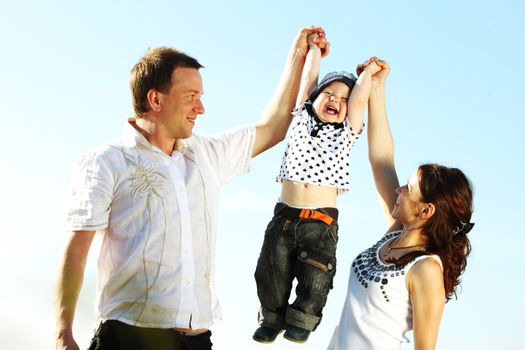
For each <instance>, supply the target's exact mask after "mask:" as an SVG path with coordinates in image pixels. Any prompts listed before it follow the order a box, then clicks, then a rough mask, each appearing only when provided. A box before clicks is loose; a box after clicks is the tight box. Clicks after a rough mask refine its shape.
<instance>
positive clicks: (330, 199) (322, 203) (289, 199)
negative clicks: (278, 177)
mask: <svg viewBox="0 0 525 350" xmlns="http://www.w3.org/2000/svg"><path fill="white" fill-rule="evenodd" d="M280 198H281V200H283V201H285V202H286V203H288V204H290V205H292V206H300V207H318V208H322V207H333V208H335V207H336V199H337V189H336V188H335V187H326V186H317V185H312V184H305V183H302V182H293V181H290V180H286V179H283V183H282V190H281V197H280Z"/></svg>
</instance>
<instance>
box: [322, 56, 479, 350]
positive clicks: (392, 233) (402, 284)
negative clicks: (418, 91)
mask: <svg viewBox="0 0 525 350" xmlns="http://www.w3.org/2000/svg"><path fill="white" fill-rule="evenodd" d="M371 62H376V63H377V64H378V65H379V66H381V68H382V69H381V71H379V72H377V73H376V74H375V75H374V76H373V82H372V91H371V93H370V100H369V121H368V124H369V130H368V143H369V159H370V163H371V166H372V172H373V174H374V179H375V183H376V188H377V190H378V192H379V195H380V198H381V202H382V205H383V207H384V208H385V216H386V218H387V221H388V222H389V224H390V225H391V226H390V228H389V229H388V230H387V232H386V234H385V235H384V236H383V237H382V238H381V239H380V240H379V241H378V242H377V243H376V244H375V245H374V246H372V247H371V248H369V249H367V250H365V251H364V252H363V253H361V254H359V255H358V256H357V257H356V259H355V260H354V261H353V263H352V268H351V272H350V280H349V283H348V292H347V297H346V301H345V305H344V308H343V312H342V315H341V319H340V322H339V326H338V327H337V328H336V329H335V331H334V335H333V337H332V340H331V342H330V345H329V346H328V349H330V350H332V349H336V350H343V349H345V350H346V349H399V348H400V346H401V344H402V343H403V341H404V340H405V339H406V338H405V333H406V332H408V331H410V330H413V332H414V349H418V350H419V349H434V348H435V346H436V342H437V336H438V330H439V324H440V321H441V316H442V314H443V308H444V306H445V302H446V301H448V300H449V299H450V298H452V296H455V295H456V287H457V286H458V285H459V283H460V279H459V277H460V275H461V274H462V273H463V271H464V270H465V267H466V264H467V260H466V259H467V256H468V255H469V253H470V250H471V247H470V242H469V239H468V237H467V233H468V232H469V231H470V230H471V229H472V227H473V225H474V224H472V223H470V219H471V215H472V209H473V208H472V187H471V184H470V182H469V180H468V179H467V177H466V176H465V175H464V174H463V173H462V172H461V170H459V169H455V168H448V167H444V166H441V165H437V164H425V165H422V166H420V167H419V168H418V169H417V170H416V172H415V173H414V174H413V175H412V176H411V177H410V179H409V180H408V182H407V184H405V185H403V186H399V183H398V178H397V173H396V170H395V166H394V143H393V139H392V135H391V133H390V127H389V124H388V119H387V114H386V104H385V93H384V92H385V82H386V78H387V76H388V74H389V72H390V68H389V66H388V64H387V63H386V62H384V61H381V60H378V59H377V58H375V57H372V58H371V59H369V60H367V61H366V62H364V63H363V64H362V65H359V66H358V67H357V71H358V73H360V71H362V70H363V69H364V67H366V66H367V65H368V64H370V63H371Z"/></svg>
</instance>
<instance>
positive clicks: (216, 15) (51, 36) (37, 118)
mask: <svg viewBox="0 0 525 350" xmlns="http://www.w3.org/2000/svg"><path fill="white" fill-rule="evenodd" d="M523 18H525V5H523V3H522V2H521V1H517V0H516V1H509V0H502V1H471V0H466V1H449V0H443V1H439V2H434V1H408V0H406V1H386V0H378V1H375V2H373V3H372V2H364V1H360V2H356V1H342V0H341V1H340V0H335V1H331V2H329V3H322V4H321V3H320V2H318V1H311V0H303V1H291V0H280V1H277V0H267V1H258V2H256V1H251V2H248V1H233V0H224V1H220V2H219V1H204V0H194V1H187V2H182V1H145V0H140V1H139V0H129V1H111V2H108V1H99V0H95V1H83V2H80V1H78V2H77V1H46V2H40V1H23V0H22V1H17V2H16V3H15V2H7V1H4V0H1V1H0V33H1V34H0V35H1V44H2V54H1V55H0V77H1V78H0V106H1V110H2V112H1V123H2V130H4V134H3V135H2V137H1V138H0V146H1V147H0V149H1V152H2V153H1V155H2V159H3V162H4V166H3V167H2V171H0V181H1V183H2V186H1V190H0V191H1V192H0V193H1V195H2V198H3V201H1V202H0V203H1V204H0V205H1V208H0V209H1V210H0V213H1V219H2V220H1V222H2V224H3V225H2V230H1V231H0V235H1V238H2V243H3V244H1V245H0V274H1V276H3V278H4V283H2V288H1V289H0V298H1V300H2V303H1V305H0V313H1V314H2V316H3V317H2V320H1V321H0V343H1V344H2V348H6V349H29V348H51V347H52V344H53V343H52V337H53V331H54V315H53V306H52V290H53V285H54V279H55V276H56V272H57V265H58V261H59V258H60V256H61V252H62V249H63V245H64V242H65V238H66V235H65V232H64V226H65V212H64V197H65V192H66V189H67V186H68V181H69V174H70V171H71V168H72V166H73V163H74V162H75V160H76V159H77V158H78V157H79V156H80V155H81V154H82V153H83V152H85V151H86V150H88V149H89V148H91V147H94V146H96V145H99V144H101V143H103V142H105V141H107V140H109V139H113V138H115V137H118V136H119V135H120V132H121V129H122V126H123V123H124V121H125V119H126V117H128V116H130V115H131V113H132V109H131V102H130V94H129V89H128V82H127V80H128V72H129V70H130V69H131V67H132V65H133V64H134V63H135V62H136V61H137V60H138V59H139V57H140V56H142V54H143V53H144V52H145V51H146V50H147V48H148V47H153V46H174V47H177V48H179V49H181V50H183V51H185V52H186V53H188V54H190V55H192V56H194V57H196V58H197V59H198V60H199V61H200V62H201V63H202V64H203V65H204V66H205V67H206V68H205V69H203V70H202V75H203V79H204V89H205V95H204V104H205V106H206V114H205V115H203V116H200V117H199V119H198V121H197V126H196V129H195V130H196V131H197V132H204V133H214V132H219V131H221V130H225V129H227V128H230V127H234V126H237V125H240V124H245V123H254V122H256V121H257V120H258V119H259V118H260V115H261V111H262V109H263V108H264V105H265V103H266V101H267V100H268V98H269V97H270V95H271V93H272V91H273V88H274V87H275V85H276V83H277V80H278V78H279V75H280V72H281V69H282V67H283V64H284V60H285V57H286V54H287V52H288V48H289V46H290V45H291V43H292V40H293V38H294V37H295V34H296V32H297V30H298V29H299V28H300V27H303V26H309V25H312V24H316V25H322V26H323V27H324V28H325V30H326V33H327V37H328V40H329V41H330V42H331V43H332V51H331V54H330V55H329V56H328V57H327V58H326V59H324V61H323V62H322V67H321V74H324V73H327V72H329V71H331V70H341V69H345V70H349V71H353V70H354V68H355V66H356V64H358V63H360V62H361V61H363V60H364V59H366V58H368V57H369V56H371V55H377V56H379V57H381V58H384V59H386V60H387V61H388V62H389V63H390V65H391V67H392V73H391V75H390V78H389V82H388V88H387V89H388V90H387V94H388V111H389V117H390V121H391V125H392V130H393V134H394V138H395V142H396V164H397V169H398V173H399V176H400V180H401V181H405V179H407V178H408V177H409V175H410V174H411V173H412V172H413V171H414V170H415V169H416V167H417V166H418V165H419V164H421V163H424V162H439V163H443V164H445V165H450V166H457V167H460V168H462V169H463V170H464V171H465V173H466V174H467V175H468V176H469V177H470V178H471V180H472V182H473V183H474V186H475V206H476V210H475V213H474V218H473V221H474V222H476V227H475V229H474V230H473V231H472V232H471V234H470V237H471V240H472V245H473V253H472V255H471V258H470V260H469V264H468V267H467V272H466V273H465V275H464V277H463V288H462V291H461V293H460V294H459V299H458V300H457V301H451V302H449V303H448V304H447V307H446V310H445V315H444V318H443V322H442V326H441V333H440V337H439V342H438V348H439V349H466V348H469V349H494V348H501V349H523V348H525V340H524V338H523V334H522V332H523V329H525V327H524V326H525V322H524V321H523V317H522V315H523V314H524V313H525V300H524V299H523V297H522V294H523V293H522V291H523V289H524V288H525V282H524V281H523V278H522V277H520V276H521V271H520V268H522V267H523V266H524V264H523V260H522V258H521V256H522V251H523V247H524V246H525V238H524V237H523V229H521V228H519V227H520V226H519V225H518V223H519V222H518V218H519V217H520V216H521V215H522V211H521V210H520V208H521V199H522V198H523V196H524V194H525V191H524V190H523V188H522V186H521V180H522V179H523V178H524V175H525V166H524V165H523V159H525V157H524V149H525V147H524V146H525V143H524V141H523V139H524V138H523V136H522V130H523V129H524V126H525V125H524V119H525V114H524V112H523V108H522V103H523V101H524V99H525V94H524V88H523V81H524V78H525V74H524V72H523V68H522V64H523V62H524V61H525V46H524V45H523V44H522V43H523V37H524V36H525V29H524V28H525V27H524V26H523ZM284 146H285V145H284V143H283V144H281V145H279V146H277V147H275V148H274V149H272V150H271V151H269V152H267V153H265V154H263V155H261V156H259V157H257V158H255V159H254V160H253V162H252V170H251V172H250V174H247V175H244V176H242V177H240V178H238V179H236V180H234V181H232V182H231V183H230V184H228V185H227V186H226V187H225V188H224V190H223V196H222V205H221V216H220V226H219V238H218V246H217V255H218V261H217V267H218V276H217V277H218V289H219V293H220V299H221V302H222V307H223V311H224V320H223V321H221V322H220V323H218V324H217V325H216V326H215V327H214V328H213V329H212V331H213V332H214V336H213V340H214V343H215V347H214V349H217V350H223V349H224V350H237V349H238V350H241V349H242V350H244V349H256V350H257V349H275V350H279V349H300V348H301V349H323V348H324V347H326V345H327V344H328V341H329V339H330V336H331V333H332V330H333V328H334V327H335V325H336V324H337V321H338V319H339V316H340V311H341V308H342V304H343V301H344V296H345V293H346V284H347V280H348V273H349V265H350V263H351V260H352V258H353V257H354V256H355V255H356V254H357V253H359V252H360V251H361V250H363V249H365V248H367V247H368V246H370V245H371V244H372V243H374V242H375V241H376V240H377V239H378V238H379V236H380V235H381V234H382V233H383V232H384V230H385V229H386V223H385V221H384V219H383V217H382V214H381V211H380V208H379V205H378V201H377V199H376V194H375V190H374V187H373V181H372V177H371V172H370V169H369V165H368V161H367V154H366V153H367V145H366V138H365V137H363V139H362V140H360V141H359V143H358V144H357V146H356V148H355V149H354V151H353V154H352V161H351V163H352V164H351V166H352V172H351V175H352V179H351V184H352V186H353V188H352V190H351V191H350V193H347V194H345V195H344V196H342V197H340V199H339V201H338V206H339V209H340V210H341V222H340V243H339V247H338V272H337V276H336V279H335V288H334V290H333V291H332V292H331V294H330V296H329V300H328V304H327V306H326V308H325V311H324V318H323V321H322V323H321V325H320V326H319V328H318V330H317V331H316V332H315V333H313V334H312V336H311V338H310V340H309V341H308V343H307V344H306V345H302V346H299V345H295V344H292V343H290V342H287V341H285V340H283V339H278V340H277V341H276V342H275V343H274V344H273V345H271V346H263V345H259V344H257V343H255V342H253V341H252V340H251V334H252V333H253V330H255V328H256V327H257V322H256V313H257V309H258V300H257V296H256V290H255V282H254V280H253V272H254V270H255V265H256V261H257V257H258V254H259V249H260V245H261V243H262V235H263V231H264V228H265V226H266V223H267V221H268V220H269V219H270V217H271V210H272V206H273V204H274V202H275V200H276V199H277V196H278V193H279V186H278V185H277V184H276V183H275V182H274V181H273V179H274V177H275V175H276V173H277V172H278V167H279V164H280V159H281V156H282V152H283V150H284ZM94 248H95V247H94ZM94 250H96V249H94ZM93 253H95V252H94V251H93ZM95 260H96V254H92V255H91V256H90V260H89V263H88V264H89V265H88V269H87V272H86V277H85V284H84V288H83V291H82V294H81V299H80V301H79V306H78V311H77V317H76V323H75V334H76V337H77V340H78V341H79V343H80V345H81V347H82V348H86V347H87V345H88V342H89V339H90V337H91V335H92V328H93V327H94V321H95V317H94V293H95V291H94V290H95V285H94V283H95V282H94V281H95V275H96V270H95Z"/></svg>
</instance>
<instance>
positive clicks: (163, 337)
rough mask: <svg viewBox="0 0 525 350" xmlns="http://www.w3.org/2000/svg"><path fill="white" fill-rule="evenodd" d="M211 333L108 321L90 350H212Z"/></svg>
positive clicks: (92, 342) (98, 332)
mask: <svg viewBox="0 0 525 350" xmlns="http://www.w3.org/2000/svg"><path fill="white" fill-rule="evenodd" d="M210 338H211V332H210V331H208V332H206V333H202V334H198V335H184V334H181V333H179V332H177V331H176V330H174V329H160V328H142V327H136V326H131V325H128V324H126V323H123V322H120V321H115V320H108V321H105V322H104V323H102V324H101V325H100V326H99V328H98V329H97V331H96V332H95V336H94V337H93V339H92V340H91V345H90V346H89V350H211V348H212V343H211V339H210Z"/></svg>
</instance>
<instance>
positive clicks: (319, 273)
mask: <svg viewBox="0 0 525 350" xmlns="http://www.w3.org/2000/svg"><path fill="white" fill-rule="evenodd" d="M288 208H289V207H287V206H286V205H284V204H282V203H278V204H277V205H276V206H275V210H274V217H273V219H272V221H270V223H269V224H268V227H267V229H266V232H265V236H264V243H263V246H262V249H261V254H260V256H259V260H258V262H257V269H256V271H255V280H256V282H257V294H258V296H259V300H260V302H261V309H260V311H259V324H260V325H261V326H264V327H269V328H273V329H276V330H280V329H283V328H285V325H286V324H289V325H292V326H296V327H300V328H303V329H306V330H309V331H312V330H315V328H316V327H317V325H318V324H319V322H320V321H321V317H322V310H323V307H324V306H325V304H326V299H327V296H328V292H329V291H330V289H331V288H332V281H333V278H334V275H335V270H336V257H335V251H336V246H337V239H338V237H337V229H338V225H337V209H335V208H320V209H317V210H318V211H320V212H323V213H324V214H328V215H330V216H331V217H333V218H334V219H335V220H334V221H333V223H332V224H331V225H327V224H326V223H325V222H323V221H319V220H315V219H304V218H300V217H298V216H294V217H292V216H293V215H287V213H286V211H287V210H288ZM334 214H335V215H334ZM294 278H297V288H296V294H297V298H296V299H295V301H294V302H293V303H292V304H291V305H288V298H289V297H290V292H291V289H292V281H293V279H294Z"/></svg>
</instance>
